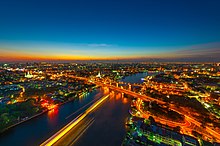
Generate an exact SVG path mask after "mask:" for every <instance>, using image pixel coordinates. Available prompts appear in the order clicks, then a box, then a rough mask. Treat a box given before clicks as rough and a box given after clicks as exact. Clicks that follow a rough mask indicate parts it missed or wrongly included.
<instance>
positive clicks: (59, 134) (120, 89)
mask: <svg viewBox="0 0 220 146" xmlns="http://www.w3.org/2000/svg"><path fill="white" fill-rule="evenodd" d="M68 77H71V78H75V79H79V80H84V81H87V82H91V83H94V84H96V85H99V86H102V87H108V88H109V89H111V90H114V91H117V92H121V93H125V94H127V95H131V96H133V97H135V98H139V99H141V100H143V101H155V102H157V103H158V104H166V102H164V101H162V100H160V99H155V98H152V97H149V96H146V95H142V94H138V93H135V92H133V91H131V90H127V89H124V88H123V87H122V86H121V87H118V83H117V82H116V86H114V85H112V84H111V83H110V84H107V83H105V82H100V81H92V80H90V79H89V78H85V77H77V76H68ZM108 96H109V95H108ZM108 96H105V97H103V98H101V99H100V100H99V101H97V102H96V103H95V104H94V105H92V106H91V107H90V108H88V109H87V110H86V111H85V113H83V114H81V115H79V117H77V118H76V119H74V120H73V121H71V122H70V123H69V124H68V125H66V126H65V127H64V128H62V129H61V130H60V131H58V132H57V133H56V134H54V135H53V136H52V137H50V138H49V139H48V140H46V141H45V142H44V143H42V144H41V146H44V145H46V146H51V145H54V144H55V143H56V142H57V141H58V140H59V139H60V138H62V137H63V136H64V135H65V134H66V133H68V131H70V130H71V129H72V128H74V126H76V125H77V124H78V123H79V122H80V121H81V120H82V119H84V118H85V117H86V116H87V115H88V114H89V113H90V112H91V111H93V110H94V109H95V108H96V107H97V106H98V105H99V104H101V103H102V102H103V101H104V100H106V99H107V98H108ZM170 109H171V110H173V111H176V112H178V113H180V114H183V115H185V114H184V113H182V112H181V111H179V110H178V109H177V108H175V106H174V105H170ZM185 117H186V118H187V120H188V121H189V122H192V123H194V124H195V125H197V126H201V123H200V122H198V121H197V120H195V119H194V118H192V117H189V116H186V115H185ZM206 130H207V131H208V132H209V133H211V134H212V135H213V136H214V137H216V138H217V140H218V141H220V140H219V137H220V134H219V133H217V132H216V131H214V130H212V129H211V128H209V127H206Z"/></svg>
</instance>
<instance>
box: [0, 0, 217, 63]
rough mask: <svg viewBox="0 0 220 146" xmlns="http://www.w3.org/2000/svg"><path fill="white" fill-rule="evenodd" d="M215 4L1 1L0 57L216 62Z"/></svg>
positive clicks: (122, 1) (1, 60)
mask: <svg viewBox="0 0 220 146" xmlns="http://www.w3.org/2000/svg"><path fill="white" fill-rule="evenodd" d="M198 2H199V4H198ZM219 6H220V2H219V1H217V0H213V1H211V2H208V1H189V0H187V1H184V2H177V1H166V2H164V1H157V2H155V1H144V0H138V1H135V2H134V1H132V0H129V1H125V0H120V1H108V2H103V1H100V0H95V1H89V0H85V1H82V2H79V1H67V0H66V1H64V2H62V3H61V2H60V1H51V2H50V1H37V2H36V1H19V2H17V1H14V0H11V1H7V2H1V5H0V16H1V19H2V22H3V23H1V24H0V32H1V33H0V51H1V54H0V58H1V59H0V62H12V61H13V62H14V61H15V62H16V61H56V60H61V61H70V60H131V61H195V62H196V61H198V62H218V61H220V60H219V56H220V32H219V30H220V21H219V20H220V12H219V11H218V7H219Z"/></svg>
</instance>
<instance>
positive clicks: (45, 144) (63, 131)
mask: <svg viewBox="0 0 220 146" xmlns="http://www.w3.org/2000/svg"><path fill="white" fill-rule="evenodd" d="M108 97H109V94H108V95H106V96H104V97H102V98H101V99H99V100H98V101H97V102H96V103H94V104H93V105H92V106H90V107H89V108H88V109H87V110H86V111H85V112H84V113H82V114H81V115H79V116H78V117H76V118H75V119H74V120H72V121H71V122H70V123H69V124H67V125H66V126H65V127H63V128H62V129H61V130H60V131H58V132H57V133H55V134H54V135H53V136H52V137H50V138H49V139H48V140H46V141H45V142H43V143H42V144H41V146H51V145H53V144H55V143H56V142H57V141H58V140H59V139H60V138H61V137H63V136H64V135H65V134H67V133H68V132H69V131H70V130H71V129H72V128H73V127H75V126H76V125H77V124H78V123H79V122H80V121H82V120H83V119H84V118H85V117H86V116H87V115H88V114H89V113H90V112H92V111H93V110H94V109H95V108H96V107H97V106H99V105H100V104H101V103H103V102H104V101H105V100H106V99H107V98H108Z"/></svg>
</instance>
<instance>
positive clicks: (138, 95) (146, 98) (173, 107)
mask: <svg viewBox="0 0 220 146" xmlns="http://www.w3.org/2000/svg"><path fill="white" fill-rule="evenodd" d="M73 77H74V76H73ZM74 78H78V79H81V80H86V81H88V79H87V78H84V77H74ZM93 83H94V84H96V85H99V86H102V87H108V88H109V89H111V90H115V91H118V92H121V93H125V94H128V95H131V96H133V97H135V98H140V99H141V100H144V101H156V102H157V103H158V104H166V102H164V101H161V100H159V99H155V98H152V97H149V96H146V95H141V94H138V93H135V92H133V91H130V90H126V89H123V88H120V87H116V86H112V85H109V84H106V83H103V82H98V81H94V82H93ZM170 109H171V110H173V111H175V112H177V113H179V114H182V115H185V114H184V113H182V112H181V111H179V110H178V109H177V108H175V106H172V105H171V106H170ZM185 118H186V120H187V121H188V122H190V123H193V124H195V125H196V126H199V127H200V126H201V122H198V121H197V120H195V119H194V118H192V117H189V116H187V115H185ZM206 131H207V132H209V133H210V134H211V135H212V136H214V137H215V138H216V139H217V142H220V134H219V133H218V132H216V131H214V130H213V129H211V128H210V127H208V126H206Z"/></svg>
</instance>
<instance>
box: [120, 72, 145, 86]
mask: <svg viewBox="0 0 220 146" xmlns="http://www.w3.org/2000/svg"><path fill="white" fill-rule="evenodd" d="M147 75H148V73H137V74H134V75H130V76H127V77H125V78H124V79H122V80H121V81H122V82H126V83H132V84H133V83H143V80H141V78H144V77H146V76H147Z"/></svg>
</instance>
